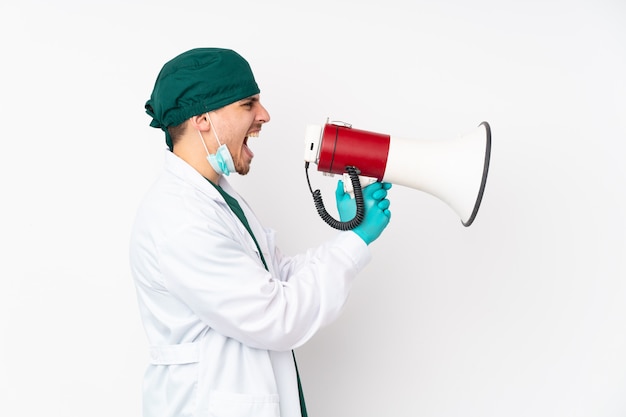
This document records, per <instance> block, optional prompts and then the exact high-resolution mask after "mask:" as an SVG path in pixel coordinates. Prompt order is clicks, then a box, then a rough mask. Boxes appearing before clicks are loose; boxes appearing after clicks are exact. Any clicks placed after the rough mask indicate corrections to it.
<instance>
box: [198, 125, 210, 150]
mask: <svg viewBox="0 0 626 417" xmlns="http://www.w3.org/2000/svg"><path fill="white" fill-rule="evenodd" d="M196 132H198V135H200V142H202V146H204V150H205V151H206V154H207V155H208V154H209V149H208V148H207V147H206V143H205V142H204V136H202V132H200V131H199V130H196Z"/></svg>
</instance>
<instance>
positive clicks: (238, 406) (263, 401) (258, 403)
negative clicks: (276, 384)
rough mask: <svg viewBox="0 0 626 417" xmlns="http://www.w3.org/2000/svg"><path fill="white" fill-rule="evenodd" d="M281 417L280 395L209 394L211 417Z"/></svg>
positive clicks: (216, 392)
mask: <svg viewBox="0 0 626 417" xmlns="http://www.w3.org/2000/svg"><path fill="white" fill-rule="evenodd" d="M251 416H254V417H279V416H280V407H279V402H278V395H277V394H274V395H271V394H270V395H249V394H238V393H232V392H224V391H211V393H210V394H209V417H251Z"/></svg>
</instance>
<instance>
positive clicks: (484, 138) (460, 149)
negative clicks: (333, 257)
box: [304, 122, 491, 230]
mask: <svg viewBox="0 0 626 417" xmlns="http://www.w3.org/2000/svg"><path fill="white" fill-rule="evenodd" d="M305 140H306V148H305V156H304V160H305V168H306V169H308V166H309V163H311V162H312V163H315V164H317V170H318V171H321V172H323V173H325V174H343V175H346V172H348V173H350V176H351V179H352V181H351V182H348V181H344V183H346V184H351V185H352V188H353V190H352V189H350V188H351V187H347V191H350V192H354V193H355V194H360V191H361V190H360V188H361V184H367V183H371V182H373V181H384V182H389V183H392V184H398V185H403V186H406V187H409V188H413V189H416V190H421V191H424V192H426V193H429V194H431V195H433V196H435V197H437V198H438V199H440V200H441V201H443V202H445V203H446V204H447V205H448V206H449V207H451V208H452V209H453V210H454V211H455V212H456V214H457V215H458V216H459V218H460V219H461V223H462V224H463V225H464V226H466V227H467V226H470V225H471V224H472V222H473V221H474V219H475V218H476V214H477V213H478V209H479V207H480V203H481V201H482V197H483V193H484V191H485V185H486V182H487V174H488V172H489V160H490V157H491V128H490V126H489V123H487V122H482V123H481V124H480V125H478V127H477V128H476V129H475V130H474V131H473V132H471V133H469V134H466V135H463V136H460V137H459V138H456V139H452V140H445V141H439V140H411V139H400V138H396V137H392V136H390V135H387V134H382V133H374V132H368V131H364V130H359V129H353V128H352V126H351V125H349V124H346V123H342V122H330V123H329V122H327V123H326V124H325V125H324V126H318V125H310V126H307V129H306V137H305ZM357 176H358V179H356V180H355V177H357ZM307 181H308V171H307ZM309 188H311V186H310V182H309ZM311 192H312V193H313V198H314V200H315V203H316V206H317V210H318V212H319V214H320V216H322V218H323V219H324V220H325V221H326V222H327V223H328V224H329V225H331V226H332V227H335V228H337V229H343V230H348V229H351V228H353V227H355V226H356V225H357V224H358V223H360V220H362V216H363V211H362V210H361V212H360V216H361V219H356V218H355V222H353V223H352V224H347V223H349V222H338V221H336V220H334V219H332V217H331V216H330V215H328V213H326V212H325V210H324V207H323V203H322V202H321V196H320V195H319V190H316V191H315V192H313V190H312V189H311ZM360 198H361V201H362V195H361V197H360ZM358 204H359V198H358V195H357V207H358ZM357 211H358V210H357ZM358 216H359V214H357V217H358Z"/></svg>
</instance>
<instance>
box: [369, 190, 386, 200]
mask: <svg viewBox="0 0 626 417" xmlns="http://www.w3.org/2000/svg"><path fill="white" fill-rule="evenodd" d="M385 197H387V190H385V189H383V188H381V189H380V190H376V192H375V193H374V194H372V198H374V199H376V200H382V199H383V198H385Z"/></svg>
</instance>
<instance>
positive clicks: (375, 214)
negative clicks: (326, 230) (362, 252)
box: [335, 180, 391, 245]
mask: <svg viewBox="0 0 626 417" xmlns="http://www.w3.org/2000/svg"><path fill="white" fill-rule="evenodd" d="M390 188H391V184H390V183H388V182H375V183H373V184H370V185H368V186H367V187H365V188H363V202H364V203H365V217H364V218H363V221H362V222H361V224H359V225H358V226H357V227H355V228H354V229H352V231H353V232H354V233H356V234H357V235H359V237H360V238H361V239H363V241H364V242H365V243H366V244H368V245H369V244H370V243H372V242H373V241H374V240H376V239H377V238H378V236H380V234H381V233H382V232H383V230H385V227H387V225H388V224H389V219H390V218H391V212H390V211H389V200H387V198H386V197H387V190H389V189H390ZM335 198H336V199H337V211H338V212H339V219H340V220H341V221H343V222H345V221H350V220H352V219H353V218H354V216H355V214H356V201H355V200H354V198H352V197H350V194H349V193H346V192H345V191H344V189H343V181H341V180H339V182H338V184H337V190H336V191H335Z"/></svg>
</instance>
